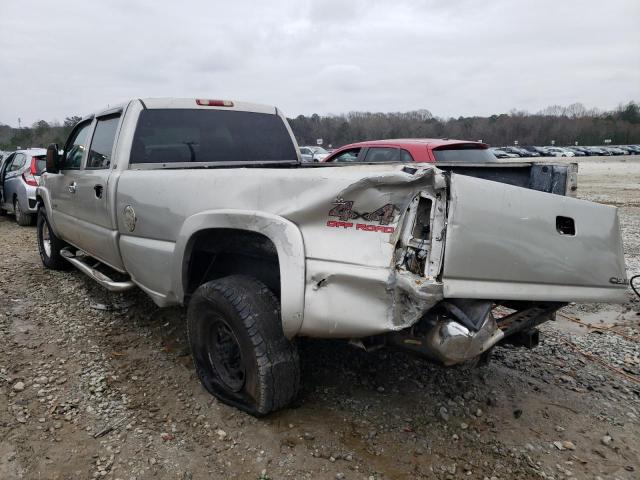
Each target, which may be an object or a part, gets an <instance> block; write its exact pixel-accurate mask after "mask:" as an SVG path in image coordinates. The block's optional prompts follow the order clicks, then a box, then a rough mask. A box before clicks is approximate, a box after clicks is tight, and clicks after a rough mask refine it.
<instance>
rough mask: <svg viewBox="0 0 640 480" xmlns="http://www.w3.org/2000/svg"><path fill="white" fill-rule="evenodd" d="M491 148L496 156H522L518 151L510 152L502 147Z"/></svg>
mask: <svg viewBox="0 0 640 480" xmlns="http://www.w3.org/2000/svg"><path fill="white" fill-rule="evenodd" d="M489 150H491V153H493V154H494V155H495V156H496V158H520V155H518V154H517V153H510V152H507V151H506V150H503V149H502V148H497V147H491V148H490V149H489Z"/></svg>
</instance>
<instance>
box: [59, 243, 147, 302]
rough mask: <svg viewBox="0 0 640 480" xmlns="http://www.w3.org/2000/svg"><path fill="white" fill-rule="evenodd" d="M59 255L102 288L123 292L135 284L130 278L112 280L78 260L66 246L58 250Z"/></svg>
mask: <svg viewBox="0 0 640 480" xmlns="http://www.w3.org/2000/svg"><path fill="white" fill-rule="evenodd" d="M60 255H62V256H63V257H64V258H65V260H67V261H69V263H71V265H73V266H74V267H76V268H77V269H78V270H80V271H81V272H82V273H84V274H85V275H87V276H89V277H91V278H93V279H94V280H95V281H96V282H98V283H99V284H100V285H102V286H103V287H104V288H106V289H107V290H109V291H111V292H124V291H125V290H129V289H131V288H133V287H135V286H136V285H135V283H133V282H132V281H131V280H126V281H124V282H116V281H114V280H111V279H110V278H109V277H107V276H106V275H105V274H104V273H102V272H99V271H98V270H96V269H95V268H93V267H91V266H89V265H87V264H86V263H84V262H83V261H82V260H80V259H79V258H78V256H76V255H75V254H74V253H73V252H72V251H71V250H70V249H69V247H66V248H63V249H62V250H60ZM82 256H84V255H82Z"/></svg>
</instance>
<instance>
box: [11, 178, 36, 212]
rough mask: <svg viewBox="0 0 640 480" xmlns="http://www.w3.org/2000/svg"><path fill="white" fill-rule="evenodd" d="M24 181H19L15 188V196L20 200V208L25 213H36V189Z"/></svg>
mask: <svg viewBox="0 0 640 480" xmlns="http://www.w3.org/2000/svg"><path fill="white" fill-rule="evenodd" d="M37 188H38V187H32V186H31V185H27V184H26V183H24V182H20V184H19V185H18V188H17V192H16V194H17V198H18V202H20V208H21V209H22V211H23V212H25V213H37V211H38V204H37V202H36V189H37Z"/></svg>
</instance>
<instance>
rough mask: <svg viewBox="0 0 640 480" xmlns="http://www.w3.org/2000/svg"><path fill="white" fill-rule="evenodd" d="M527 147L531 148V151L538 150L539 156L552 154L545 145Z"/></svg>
mask: <svg viewBox="0 0 640 480" xmlns="http://www.w3.org/2000/svg"><path fill="white" fill-rule="evenodd" d="M529 148H532V149H533V151H535V152H538V153H539V154H540V156H541V157H553V155H552V154H551V153H549V151H548V150H547V147H538V146H533V147H527V149H529Z"/></svg>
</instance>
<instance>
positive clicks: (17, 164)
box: [9, 153, 27, 172]
mask: <svg viewBox="0 0 640 480" xmlns="http://www.w3.org/2000/svg"><path fill="white" fill-rule="evenodd" d="M26 161H27V157H26V156H24V155H23V154H22V153H16V156H15V158H14V159H13V163H12V164H11V165H10V166H9V171H10V172H15V171H16V170H20V169H21V168H22V167H24V164H25V163H26Z"/></svg>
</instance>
